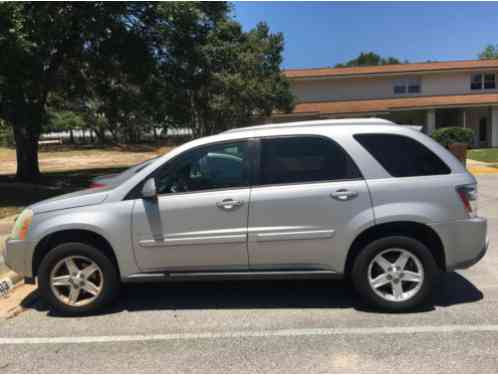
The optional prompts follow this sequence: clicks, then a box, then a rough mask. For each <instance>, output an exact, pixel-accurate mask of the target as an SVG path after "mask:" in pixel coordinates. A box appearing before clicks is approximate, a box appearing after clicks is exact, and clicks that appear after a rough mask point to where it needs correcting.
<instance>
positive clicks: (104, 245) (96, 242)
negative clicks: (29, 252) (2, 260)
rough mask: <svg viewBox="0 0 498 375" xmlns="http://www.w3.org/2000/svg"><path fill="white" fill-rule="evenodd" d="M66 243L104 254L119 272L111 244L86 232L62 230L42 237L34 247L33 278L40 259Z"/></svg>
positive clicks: (94, 234)
mask: <svg viewBox="0 0 498 375" xmlns="http://www.w3.org/2000/svg"><path fill="white" fill-rule="evenodd" d="M67 242H81V243H84V244H87V245H91V246H93V247H95V248H96V249H98V250H100V251H102V252H103V253H104V254H106V255H107V256H108V257H109V259H111V261H112V262H113V263H114V265H115V266H116V269H117V270H118V272H119V267H118V262H117V259H116V255H115V254H114V250H113V249H112V246H111V244H110V243H109V242H108V241H107V240H106V239H105V238H104V237H102V236H101V235H99V234H97V233H95V232H92V231H88V230H79V229H77V230H64V231H60V232H55V233H51V234H49V235H47V236H46V237H44V238H43V239H42V240H41V241H40V242H39V243H38V245H37V246H36V248H35V252H34V256H33V264H32V267H33V277H35V276H36V275H37V273H38V267H39V266H40V263H41V261H42V259H43V258H44V257H45V255H47V253H48V252H49V251H50V250H52V249H53V248H54V247H56V246H58V245H60V244H63V243H67Z"/></svg>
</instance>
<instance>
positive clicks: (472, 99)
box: [292, 93, 498, 115]
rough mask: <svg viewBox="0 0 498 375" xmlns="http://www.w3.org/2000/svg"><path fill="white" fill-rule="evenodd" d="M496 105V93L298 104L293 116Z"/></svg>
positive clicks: (497, 95)
mask: <svg viewBox="0 0 498 375" xmlns="http://www.w3.org/2000/svg"><path fill="white" fill-rule="evenodd" d="M472 105H479V106H483V105H498V93H491V94H468V95H448V96H418V97H410V98H394V99H372V100H343V101H334V102H306V103H299V104H297V105H296V107H295V108H294V111H293V112H292V113H294V114H306V113H310V114H334V115H338V114H342V115H345V114H353V113H371V112H389V111H396V110H404V109H405V110H406V109H428V108H436V107H459V106H472Z"/></svg>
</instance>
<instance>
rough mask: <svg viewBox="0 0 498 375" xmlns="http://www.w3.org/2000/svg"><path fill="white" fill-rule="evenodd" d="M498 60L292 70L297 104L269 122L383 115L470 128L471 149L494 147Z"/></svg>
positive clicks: (429, 126)
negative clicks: (471, 136)
mask: <svg viewBox="0 0 498 375" xmlns="http://www.w3.org/2000/svg"><path fill="white" fill-rule="evenodd" d="M497 73H498V60H471V61H449V62H429V63H417V64H400V65H384V66H368V67H348V68H318V69H291V70H286V71H284V74H285V75H286V76H287V77H288V78H289V80H290V82H291V87H292V91H293V93H294V95H295V96H296V97H297V105H296V107H295V109H294V111H293V112H292V113H290V114H275V115H274V116H273V119H272V120H273V121H276V122H282V121H298V120H308V119H324V118H344V117H370V116H375V117H381V118H386V119H389V120H392V121H394V122H396V123H399V124H416V125H423V126H424V131H425V132H427V133H428V134H430V133H431V132H432V131H434V129H437V128H440V127H445V126H462V127H467V128H471V129H473V130H474V134H475V139H474V147H498V82H497V78H498V77H497Z"/></svg>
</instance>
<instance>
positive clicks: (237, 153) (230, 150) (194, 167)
mask: <svg viewBox="0 0 498 375" xmlns="http://www.w3.org/2000/svg"><path fill="white" fill-rule="evenodd" d="M247 152H248V146H247V142H235V143H223V144H215V145H209V146H204V147H200V148H197V149H194V150H190V151H186V152H185V153H184V154H183V155H180V157H178V158H177V159H175V160H173V161H172V163H171V164H170V163H168V165H166V167H165V168H163V169H162V170H160V171H159V173H158V175H157V176H156V188H157V191H158V193H159V194H172V193H187V192H193V191H203V190H213V189H228V188H237V187H245V186H249V168H248V163H247V160H248V158H247Z"/></svg>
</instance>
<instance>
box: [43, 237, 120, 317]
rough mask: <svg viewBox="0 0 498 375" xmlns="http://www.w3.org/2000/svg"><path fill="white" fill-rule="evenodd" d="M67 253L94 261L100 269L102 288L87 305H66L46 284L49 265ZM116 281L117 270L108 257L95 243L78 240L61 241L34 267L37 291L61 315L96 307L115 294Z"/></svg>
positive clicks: (81, 313) (85, 311)
mask: <svg viewBox="0 0 498 375" xmlns="http://www.w3.org/2000/svg"><path fill="white" fill-rule="evenodd" d="M68 256H83V257H86V258H88V259H90V260H92V261H93V262H95V263H96V264H97V265H98V267H100V269H101V271H102V276H103V286H102V291H101V292H100V294H99V295H98V296H97V298H95V300H93V301H92V302H90V303H88V304H87V305H84V306H71V305H68V304H66V303H64V302H62V301H60V300H59V299H58V298H57V297H56V295H55V294H54V292H53V291H52V288H51V287H50V274H51V272H52V270H53V268H54V267H55V266H56V265H57V263H59V262H60V261H61V260H62V259H64V258H66V257H68ZM120 284H121V283H120V279H119V273H118V270H117V267H116V265H115V264H114V263H113V262H112V260H111V259H109V257H108V256H107V255H105V254H104V253H102V252H101V251H99V250H97V249H96V248H95V247H93V246H90V245H87V244H84V243H79V242H71V243H65V244H61V245H59V246H57V247H55V248H54V249H52V250H50V251H49V252H48V253H47V254H46V255H45V257H44V258H43V259H42V262H41V264H40V267H39V269H38V289H39V292H40V295H41V296H42V298H43V299H44V300H45V301H46V302H47V303H48V305H49V307H50V308H51V309H53V310H55V311H56V312H58V313H59V314H62V315H86V314H93V313H95V312H97V311H99V310H100V309H102V308H103V307H104V306H106V305H108V304H109V303H110V302H112V301H113V300H114V299H115V298H116V297H117V295H118V293H119V289H120Z"/></svg>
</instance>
